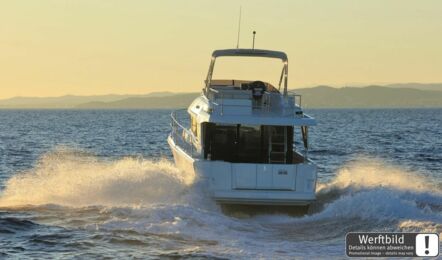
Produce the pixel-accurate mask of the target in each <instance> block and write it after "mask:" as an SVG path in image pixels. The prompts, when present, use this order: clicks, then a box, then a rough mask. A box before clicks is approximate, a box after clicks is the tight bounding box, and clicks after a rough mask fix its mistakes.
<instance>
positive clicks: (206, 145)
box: [168, 49, 317, 207]
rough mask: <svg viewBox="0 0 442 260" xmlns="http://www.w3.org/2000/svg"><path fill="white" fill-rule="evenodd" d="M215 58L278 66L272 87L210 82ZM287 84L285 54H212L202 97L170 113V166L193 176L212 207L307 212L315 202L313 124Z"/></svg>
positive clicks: (231, 51)
mask: <svg viewBox="0 0 442 260" xmlns="http://www.w3.org/2000/svg"><path fill="white" fill-rule="evenodd" d="M221 57H240V58H242V57H257V58H272V59H279V60H281V61H282V72H281V75H280V77H279V85H278V88H276V87H275V86H273V85H271V84H270V83H267V82H263V81H260V80H255V81H250V80H242V79H227V80H226V79H213V78H212V75H213V72H214V69H215V61H216V60H217V59H218V58H221ZM276 76H278V75H276ZM287 84H288V58H287V55H286V54H285V53H284V52H281V51H272V50H262V49H224V50H215V51H214V52H213V53H212V57H211V62H210V66H209V71H208V74H207V77H206V80H205V86H204V88H203V90H202V92H201V95H200V96H198V97H196V98H195V100H194V101H193V102H192V103H191V104H190V106H189V107H188V108H187V109H186V110H178V111H173V112H172V113H171V119H172V121H171V128H172V129H171V132H170V135H169V136H168V143H169V145H170V148H171V150H172V153H173V158H174V161H175V164H176V166H177V167H178V168H179V169H181V170H183V171H187V172H191V173H194V174H196V176H197V177H198V179H199V180H200V181H201V182H202V183H203V185H204V187H205V188H206V190H207V191H208V193H209V195H210V196H211V198H212V199H213V200H215V201H216V202H217V203H218V204H221V205H261V206H298V207H308V206H309V205H310V204H311V203H312V202H314V201H315V190H316V180H317V166H316V164H315V163H314V162H313V161H312V160H311V159H310V158H308V148H309V139H308V138H309V137H308V133H309V131H308V130H309V127H310V126H314V125H316V121H315V119H314V118H313V117H311V116H309V115H307V114H305V113H304V112H303V110H302V108H301V96H300V95H297V94H296V93H293V92H292V91H288V86H287ZM281 87H282V89H281Z"/></svg>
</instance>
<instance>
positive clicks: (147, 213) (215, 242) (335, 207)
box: [0, 149, 442, 258]
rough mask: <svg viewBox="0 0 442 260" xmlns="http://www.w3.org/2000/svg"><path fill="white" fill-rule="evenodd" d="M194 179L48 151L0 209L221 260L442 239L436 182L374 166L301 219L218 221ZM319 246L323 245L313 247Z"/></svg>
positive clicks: (170, 170)
mask: <svg viewBox="0 0 442 260" xmlns="http://www.w3.org/2000/svg"><path fill="white" fill-rule="evenodd" d="M196 182H197V179H196V176H194V175H190V174H186V173H184V172H181V171H179V170H178V169H177V168H175V167H174V166H173V164H172V163H170V162H169V161H167V160H159V161H151V160H146V159H142V158H123V159H119V160H114V161H108V160H103V159H98V158H97V157H95V156H93V155H90V154H87V153H84V152H81V151H76V150H72V149H57V150H56V151H53V152H50V153H47V154H46V155H44V156H43V157H41V159H40V160H39V162H38V163H37V165H36V166H35V167H34V168H33V169H31V170H28V171H26V172H23V173H21V174H17V175H14V176H13V177H11V178H10V179H9V180H8V181H7V183H6V188H5V189H4V191H3V192H2V194H1V196H0V208H3V209H8V210H14V208H19V210H23V209H26V210H27V211H35V212H38V214H37V217H35V219H36V221H38V222H39V223H46V224H48V223H49V224H51V225H54V224H56V225H58V226H64V227H67V228H75V229H77V228H80V229H83V230H86V231H90V232H110V233H106V234H108V236H110V237H113V239H117V240H118V239H121V241H123V242H121V243H135V242H134V241H138V242H139V243H145V242H143V241H145V240H146V239H147V237H149V238H150V237H152V236H154V237H155V239H156V241H162V242H161V243H160V244H159V245H157V247H162V248H163V249H164V250H166V248H167V247H168V245H169V246H170V243H173V244H174V246H172V247H173V248H175V249H176V250H179V251H180V252H186V250H187V251H188V250H190V251H191V252H199V250H201V251H203V252H206V253H207V252H209V253H208V255H209V256H227V257H238V256H241V257H253V258H255V257H262V258H270V257H278V256H280V257H296V256H306V255H309V254H310V255H317V254H320V255H335V256H339V255H341V254H342V249H341V246H342V243H343V239H342V237H343V236H345V233H346V232H348V231H414V232H419V231H431V232H439V233H440V232H442V194H441V193H440V191H438V189H437V185H433V184H431V182H429V181H428V180H426V179H425V177H420V176H419V175H418V174H416V173H412V172H407V171H404V170H401V169H400V168H399V167H395V166H392V165H388V164H385V163H383V162H381V161H379V160H371V159H370V160H367V159H360V160H357V161H355V162H353V163H351V164H348V165H345V166H344V167H343V168H342V169H341V170H340V171H339V172H338V174H337V175H336V177H335V178H334V179H333V180H332V181H330V182H329V183H324V184H320V185H319V186H318V189H317V197H318V199H317V202H316V203H315V204H313V205H312V210H311V212H310V214H309V215H307V216H304V217H302V218H295V217H290V216H284V215H261V216H254V217H250V218H247V219H238V218H232V217H229V216H225V215H223V214H222V213H221V212H220V210H219V209H218V208H217V207H216V206H214V203H212V202H207V201H206V200H203V199H201V198H207V197H208V196H207V194H206V193H205V192H204V190H203V189H199V188H198V187H197V186H195V183H196ZM49 204H52V205H49ZM26 205H34V207H30V208H23V206H26ZM35 205H39V206H36V207H35ZM54 205H58V206H54ZM59 206H62V207H61V208H60V207H59ZM20 207H21V208H20ZM127 232H135V233H127ZM110 234H111V235H110ZM114 236H116V237H114ZM121 237H123V238H124V239H123V238H121ZM124 241H126V242H124ZM140 241H141V242H140ZM149 241H150V240H149ZM171 241H174V242H171ZM182 241H186V242H185V243H184V242H182ZM320 241H326V242H324V246H323V248H321V249H317V244H318V243H321V242H320ZM146 243H147V244H149V245H151V243H154V242H152V241H150V242H146ZM163 243H165V244H163ZM183 243H184V244H183ZM294 248H296V249H297V250H294ZM312 248H316V249H315V250H319V251H311V250H312Z"/></svg>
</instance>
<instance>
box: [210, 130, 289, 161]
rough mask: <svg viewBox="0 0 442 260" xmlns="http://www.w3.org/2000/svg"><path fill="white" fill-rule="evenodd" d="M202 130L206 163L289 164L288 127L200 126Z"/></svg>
mask: <svg viewBox="0 0 442 260" xmlns="http://www.w3.org/2000/svg"><path fill="white" fill-rule="evenodd" d="M203 127H204V131H203V133H204V142H203V143H204V158H206V159H210V160H220V161H226V162H234V163H292V162H293V156H294V155H293V150H292V149H293V127H292V126H257V125H240V124H235V125H233V124H214V123H204V124H203ZM284 136H285V137H284Z"/></svg>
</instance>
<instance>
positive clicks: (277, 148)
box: [269, 126, 287, 163]
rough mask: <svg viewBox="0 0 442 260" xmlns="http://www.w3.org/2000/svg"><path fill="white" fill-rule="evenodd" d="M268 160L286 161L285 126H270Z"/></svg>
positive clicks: (272, 161)
mask: <svg viewBox="0 0 442 260" xmlns="http://www.w3.org/2000/svg"><path fill="white" fill-rule="evenodd" d="M269 130H270V131H269V162H270V163H286V162H287V156H286V154H287V127H275V126H273V127H270V129H269Z"/></svg>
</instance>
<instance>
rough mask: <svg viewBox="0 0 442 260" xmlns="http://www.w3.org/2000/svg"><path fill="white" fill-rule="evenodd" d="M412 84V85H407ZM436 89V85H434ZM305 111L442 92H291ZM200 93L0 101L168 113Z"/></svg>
mask: <svg viewBox="0 0 442 260" xmlns="http://www.w3.org/2000/svg"><path fill="white" fill-rule="evenodd" d="M410 84H412V83H410ZM435 86H436V84H435ZM293 91H294V92H296V93H297V94H301V95H302V106H303V107H306V108H425V107H442V91H436V90H421V89H414V88H399V87H398V86H396V87H384V86H368V87H344V88H332V87H328V86H318V87H314V88H301V89H294V90H293ZM198 95H199V93H171V92H156V93H151V94H148V95H138V96H136V95H105V96H63V97H54V98H26V97H18V98H11V99H6V100H0V108H10V109H11V108H66V109H71V108H72V109H169V108H185V107H187V106H188V105H189V104H190V102H192V100H193V99H194V98H195V97H197V96H198Z"/></svg>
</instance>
